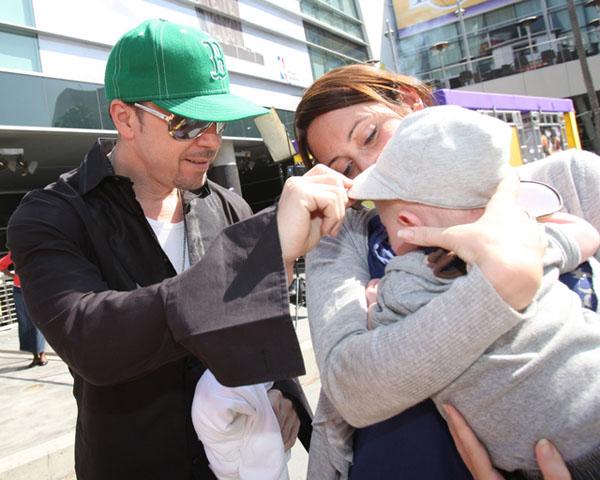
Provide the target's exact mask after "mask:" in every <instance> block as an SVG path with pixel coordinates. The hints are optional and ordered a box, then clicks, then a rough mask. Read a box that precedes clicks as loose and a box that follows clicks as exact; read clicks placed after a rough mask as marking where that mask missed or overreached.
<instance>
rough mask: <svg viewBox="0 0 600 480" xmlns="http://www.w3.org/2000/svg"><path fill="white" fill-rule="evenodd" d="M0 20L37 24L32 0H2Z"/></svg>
mask: <svg viewBox="0 0 600 480" xmlns="http://www.w3.org/2000/svg"><path fill="white" fill-rule="evenodd" d="M0 21H1V22H8V23H16V24H17V25H26V26H28V27H33V26H35V22H34V20H33V9H32V8H31V0H2V8H0Z"/></svg>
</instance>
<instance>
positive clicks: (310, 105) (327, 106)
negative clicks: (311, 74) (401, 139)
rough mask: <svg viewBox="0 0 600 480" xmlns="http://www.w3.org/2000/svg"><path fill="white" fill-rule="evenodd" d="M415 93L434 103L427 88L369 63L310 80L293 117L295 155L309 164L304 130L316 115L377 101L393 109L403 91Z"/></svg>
mask: <svg viewBox="0 0 600 480" xmlns="http://www.w3.org/2000/svg"><path fill="white" fill-rule="evenodd" d="M407 91H409V92H411V93H413V94H414V93H416V95H417V96H418V97H419V98H421V100H422V101H423V103H424V104H425V105H432V104H433V103H434V100H433V95H432V93H431V89H430V88H429V87H428V86H427V85H425V84H424V83H423V82H421V81H420V80H418V79H416V78H414V77H410V76H407V75H400V74H398V73H394V72H389V71H386V70H380V69H378V68H375V67H372V66H370V65H363V64H357V65H346V66H344V67H339V68H335V69H333V70H330V71H329V72H327V73H326V74H325V75H323V76H322V77H321V78H319V79H318V80H317V81H315V83H313V84H312V85H311V86H310V87H309V88H308V90H306V92H304V95H303V96H302V99H301V100H300V103H299V104H298V108H297V109H296V115H295V119H294V126H295V129H296V139H297V142H298V150H299V152H298V153H299V154H300V156H301V157H302V160H303V162H304V164H305V165H306V166H307V167H309V168H310V167H311V166H312V164H313V163H312V161H311V160H310V151H309V148H308V141H307V136H306V135H307V130H308V127H309V126H310V124H311V123H312V121H313V120H314V119H315V118H317V117H318V116H319V115H323V114H324V113H327V112H331V111H333V110H337V109H339V108H344V107H349V106H351V105H356V104H359V103H365V102H380V103H384V104H386V105H388V106H389V107H390V108H395V107H398V106H401V105H403V104H404V95H403V94H404V93H406V92H407Z"/></svg>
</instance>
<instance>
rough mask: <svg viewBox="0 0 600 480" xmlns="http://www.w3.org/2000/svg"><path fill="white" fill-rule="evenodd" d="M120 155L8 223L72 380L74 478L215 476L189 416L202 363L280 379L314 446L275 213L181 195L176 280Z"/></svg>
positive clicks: (42, 324) (223, 373)
mask: <svg viewBox="0 0 600 480" xmlns="http://www.w3.org/2000/svg"><path fill="white" fill-rule="evenodd" d="M113 146H114V144H113V143H112V142H109V141H104V140H99V141H98V143H96V145H95V146H94V147H93V148H92V150H91V151H90V152H89V153H88V154H87V156H86V158H85V159H84V161H83V163H82V164H81V166H80V167H79V168H78V169H76V170H73V171H71V172H68V173H66V174H64V175H62V176H61V177H60V179H59V180H58V181H57V182H56V183H53V184H51V185H49V186H48V187H46V188H45V189H43V190H37V191H33V192H31V193H30V194H28V195H27V196H26V197H25V198H24V199H23V201H22V203H21V205H20V206H19V207H18V209H17V210H16V212H15V213H14V214H13V216H12V217H11V219H10V222H9V227H8V245H9V248H10V250H11V251H12V253H13V259H14V262H15V265H16V267H17V268H18V270H19V273H20V275H21V281H22V285H23V293H24V296H25V300H26V303H27V307H28V310H29V313H30V315H31V317H32V319H33V321H34V323H36V325H37V326H38V327H39V328H40V330H41V331H42V332H43V333H44V335H45V337H46V339H47V340H48V342H49V343H50V344H51V345H52V347H53V348H54V350H55V351H56V352H57V353H58V354H59V355H60V356H61V358H62V359H63V360H64V361H65V362H66V363H67V364H68V366H69V368H70V370H71V372H72V374H73V378H74V389H73V390H74V395H75V398H76V400H77V405H78V418H77V426H76V440H75V462H76V472H77V476H78V478H79V479H80V480H90V479H111V480H118V479H132V478H144V479H147V480H148V479H182V480H183V479H186V480H187V479H192V478H194V479H196V478H213V476H212V473H211V472H210V470H209V469H208V465H207V460H206V457H205V455H204V451H203V448H202V445H201V444H200V442H199V441H198V440H197V437H196V435H195V432H194V429H193V426H192V422H191V415H190V411H191V401H192V396H193V393H194V388H195V385H196V382H197V380H198V378H199V377H200V375H201V374H202V373H203V371H204V370H205V365H206V367H208V368H210V369H211V371H212V372H213V373H214V374H215V376H216V377H217V379H218V380H219V381H220V382H221V383H222V384H224V385H227V386H237V385H242V384H253V383H259V382H264V381H269V380H281V381H280V382H277V383H276V388H279V389H280V390H282V391H283V392H284V393H285V394H286V395H287V396H288V397H290V398H291V399H292V400H293V401H294V402H295V404H296V410H297V411H298V413H299V415H300V418H301V420H303V428H302V434H303V435H302V437H301V438H302V439H303V440H305V441H306V443H305V445H307V442H308V439H307V436H308V435H310V426H309V423H310V418H309V415H310V414H309V412H308V407H307V405H306V402H305V398H304V397H303V395H302V392H301V390H300V389H299V387H298V385H297V383H296V382H294V381H290V380H285V379H288V378H291V377H294V376H296V375H300V374H302V373H304V367H303V362H302V356H301V352H300V348H299V345H298V341H297V339H296V336H295V332H294V329H293V326H292V323H291V320H290V317H289V301H288V292H287V279H286V275H285V269H284V267H283V262H282V258H281V248H280V245H279V238H278V233H277V226H276V220H275V214H274V211H266V212H263V213H261V214H259V215H257V216H254V217H251V218H249V217H250V213H251V211H250V209H249V207H248V206H247V204H246V203H245V202H244V201H243V200H242V199H241V198H240V197H239V196H237V195H235V194H234V193H232V192H229V191H227V190H225V189H223V188H221V187H219V186H218V185H216V184H214V183H212V182H207V184H206V185H205V186H204V187H202V188H201V189H199V190H198V191H195V192H185V193H184V213H185V222H186V230H187V237H188V245H189V255H190V260H191V262H190V263H192V266H191V267H190V268H189V269H188V270H186V271H185V272H183V273H182V274H180V275H176V274H175V270H174V268H173V266H172V265H171V263H170V261H169V259H168V257H167V256H166V254H165V253H164V251H163V250H162V248H161V247H160V245H159V244H158V241H157V240H156V237H155V235H154V232H153V231H152V229H151V227H150V225H149V224H148V222H147V220H146V218H145V216H144V213H143V211H142V208H141V206H140V204H139V203H138V202H137V200H136V199H135V195H134V192H133V189H132V182H131V181H130V180H129V179H128V178H126V177H121V176H117V175H115V174H114V171H113V169H112V165H111V164H110V161H109V160H108V158H107V157H106V153H107V152H108V151H110V150H111V149H112V147H113ZM238 221H239V222H238ZM236 222H238V223H236ZM234 223H235V225H232V224H234ZM229 225H231V226H229ZM190 352H191V353H192V354H193V356H192V355H190Z"/></svg>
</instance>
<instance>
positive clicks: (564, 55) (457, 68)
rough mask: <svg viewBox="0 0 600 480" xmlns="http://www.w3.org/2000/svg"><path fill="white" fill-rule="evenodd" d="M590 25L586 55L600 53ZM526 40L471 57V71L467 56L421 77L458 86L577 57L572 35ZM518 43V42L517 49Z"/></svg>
mask: <svg viewBox="0 0 600 480" xmlns="http://www.w3.org/2000/svg"><path fill="white" fill-rule="evenodd" d="M595 28H596V27H594V29H592V28H588V30H587V35H584V48H585V51H586V55H587V56H592V55H597V54H598V53H600V48H599V44H600V33H599V32H598V31H597V30H596V29H595ZM522 43H523V39H518V40H515V41H514V42H512V43H508V42H505V43H504V44H502V45H500V46H492V47H490V48H489V50H488V53H487V54H485V55H481V56H479V57H476V58H472V59H471V65H472V70H469V69H468V68H467V63H466V61H465V59H463V60H461V61H460V62H457V63H452V64H449V65H444V66H442V67H439V68H435V69H432V70H429V71H427V72H423V73H421V74H419V77H420V78H421V79H422V80H423V81H425V82H428V83H429V84H430V85H431V86H432V87H434V88H458V87H462V86H466V85H471V84H473V83H479V82H484V81H487V80H493V79H496V78H501V77H506V76H509V75H514V74H516V73H522V72H526V71H529V70H536V69H538V68H543V67H546V66H549V65H554V64H558V63H563V62H568V61H571V60H576V59H577V58H578V55H577V50H576V49H575V47H574V41H573V39H572V38H571V37H570V36H569V35H564V36H561V37H558V38H554V39H552V40H548V41H544V42H539V41H536V42H535V43H532V44H531V45H525V46H521V45H522ZM515 45H519V47H518V48H515Z"/></svg>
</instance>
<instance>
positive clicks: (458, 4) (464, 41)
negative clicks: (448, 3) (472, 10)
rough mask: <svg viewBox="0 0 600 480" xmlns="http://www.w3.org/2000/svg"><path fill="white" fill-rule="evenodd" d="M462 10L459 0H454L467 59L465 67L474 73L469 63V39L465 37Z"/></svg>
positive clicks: (465, 30) (465, 31)
mask: <svg viewBox="0 0 600 480" xmlns="http://www.w3.org/2000/svg"><path fill="white" fill-rule="evenodd" d="M464 12H465V11H464V9H463V8H461V6H460V0H456V11H455V12H454V14H455V15H456V16H457V17H458V22H459V23H460V30H461V34H462V38H463V44H464V48H465V55H466V59H467V67H468V69H469V70H470V71H471V72H473V73H474V70H473V65H472V64H471V50H470V48H469V39H468V38H467V29H466V27H465V19H464V18H463V13H464Z"/></svg>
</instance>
